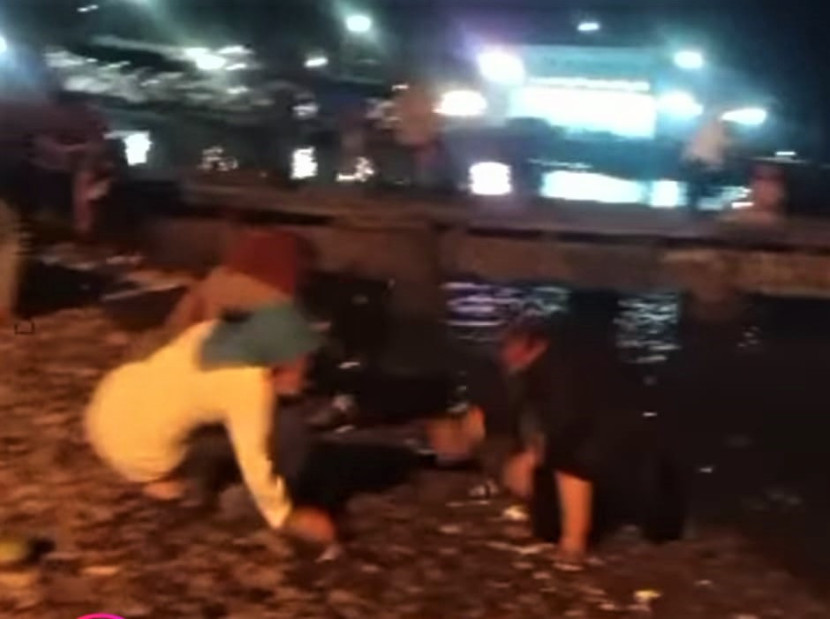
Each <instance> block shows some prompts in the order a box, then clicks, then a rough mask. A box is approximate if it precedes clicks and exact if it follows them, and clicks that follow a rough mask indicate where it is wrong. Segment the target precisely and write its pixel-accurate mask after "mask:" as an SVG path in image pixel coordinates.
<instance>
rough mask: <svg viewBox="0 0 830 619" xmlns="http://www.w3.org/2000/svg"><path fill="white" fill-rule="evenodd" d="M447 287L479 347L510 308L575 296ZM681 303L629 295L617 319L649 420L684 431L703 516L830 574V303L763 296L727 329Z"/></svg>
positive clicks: (455, 322)
mask: <svg viewBox="0 0 830 619" xmlns="http://www.w3.org/2000/svg"><path fill="white" fill-rule="evenodd" d="M447 292H448V296H449V298H450V310H451V318H450V320H451V325H452V327H453V329H454V331H455V333H456V334H457V335H458V337H460V338H462V339H463V340H464V341H466V342H469V343H470V344H472V345H480V344H483V343H487V342H491V341H492V340H493V338H494V337H495V336H496V335H497V333H498V332H499V329H500V328H501V327H502V326H504V324H505V323H506V321H508V320H509V319H510V318H511V317H512V316H515V315H517V314H521V313H527V312H532V313H541V314H555V313H558V312H562V311H566V309H567V302H568V291H567V290H565V289H562V288H557V287H553V286H539V285H517V286H489V285H486V284H477V283H476V284H473V283H463V282H456V283H452V284H448V285H447ZM683 309H684V308H683V299H682V297H681V296H679V295H671V294H668V295H667V294H663V295H636V296H628V297H623V298H622V299H621V302H620V310H619V313H618V316H617V320H616V324H617V341H618V346H619V349H620V352H621V354H622V356H623V358H624V359H626V360H627V361H628V362H630V363H633V364H636V365H637V367H638V368H639V370H640V373H641V377H642V380H643V383H644V386H645V392H646V394H647V395H646V397H645V399H644V404H643V408H644V410H643V418H644V420H646V419H653V420H660V421H665V422H668V425H670V426H671V427H672V428H673V430H674V432H676V434H677V436H676V438H677V439H679V440H677V445H678V450H679V454H678V455H680V456H681V458H682V460H683V463H684V464H685V467H686V470H687V471H688V475H689V480H690V488H691V492H692V496H693V503H694V513H695V517H696V518H699V519H704V520H708V521H713V522H717V523H723V524H727V525H730V526H736V527H738V528H739V529H740V530H741V531H742V532H743V533H745V534H746V535H747V536H748V537H749V538H750V539H751V540H752V541H753V543H755V544H756V545H757V546H758V548H759V549H760V550H761V551H762V552H764V553H765V554H767V555H769V556H771V557H773V558H774V560H775V561H777V562H779V563H780V564H781V565H782V566H783V567H785V568H787V569H789V570H791V571H793V572H795V573H796V574H798V575H800V576H802V577H804V578H805V579H806V580H808V581H810V582H812V583H815V584H816V585H819V584H820V583H822V582H824V583H826V582H830V580H828V579H830V527H828V526H827V522H830V449H828V441H830V380H828V376H829V375H828V370H830V329H829V328H828V327H830V304H828V303H825V302H819V301H808V300H801V301H780V300H770V299H754V300H753V301H752V303H751V305H750V306H749V307H748V308H747V310H746V312H745V313H744V315H743V316H742V317H741V318H740V319H736V320H735V322H733V323H732V324H726V325H718V326H705V325H700V324H694V323H691V322H690V321H688V320H687V319H685V317H684V311H683ZM597 388H602V386H601V385H597ZM819 588H820V587H819Z"/></svg>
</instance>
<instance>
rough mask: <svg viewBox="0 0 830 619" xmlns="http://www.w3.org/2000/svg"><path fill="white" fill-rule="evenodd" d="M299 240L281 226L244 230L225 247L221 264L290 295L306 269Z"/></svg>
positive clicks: (297, 286) (304, 256)
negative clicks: (282, 229)
mask: <svg viewBox="0 0 830 619" xmlns="http://www.w3.org/2000/svg"><path fill="white" fill-rule="evenodd" d="M304 249H305V246H304V244H303V241H302V240H301V239H300V238H299V237H297V236H296V235H294V234H291V233H290V232H284V231H281V230H246V231H245V232H243V233H242V234H241V235H240V237H239V238H238V239H237V240H236V242H235V243H233V244H232V245H231V247H230V248H229V250H228V252H227V254H226V257H225V261H224V265H225V266H226V267H228V268H229V269H233V270H234V271H238V272H240V273H244V274H245V275H249V276H250V277H253V278H255V279H258V280H260V281H261V282H263V283H266V284H269V285H271V286H274V287H276V288H278V289H279V290H280V291H282V292H284V293H285V294H287V295H289V296H294V295H295V294H296V292H297V289H298V288H299V287H300V286H301V285H302V283H303V279H304V277H305V273H306V268H307V264H306V256H307V254H306V252H305V251H304Z"/></svg>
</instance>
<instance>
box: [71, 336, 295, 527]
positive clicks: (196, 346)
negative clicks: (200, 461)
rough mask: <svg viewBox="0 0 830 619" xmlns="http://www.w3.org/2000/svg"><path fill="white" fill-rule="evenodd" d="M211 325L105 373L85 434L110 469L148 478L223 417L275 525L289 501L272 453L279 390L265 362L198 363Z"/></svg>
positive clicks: (159, 474) (164, 471) (161, 472)
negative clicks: (196, 433) (211, 366)
mask: <svg viewBox="0 0 830 619" xmlns="http://www.w3.org/2000/svg"><path fill="white" fill-rule="evenodd" d="M214 325H215V322H212V321H211V322H204V323H201V324H198V325H196V326H194V327H191V328H190V329H188V330H187V331H185V332H184V333H183V334H182V335H181V336H180V337H178V338H177V339H175V340H174V341H173V342H171V343H170V344H169V345H167V346H165V347H164V348H162V349H161V350H159V351H158V352H157V353H156V354H154V355H153V356H151V357H149V358H148V359H147V360H146V361H143V362H140V363H130V364H127V365H124V366H122V367H120V368H118V369H116V370H114V371H113V372H111V373H110V374H109V375H108V376H106V377H105V378H104V380H103V381H102V382H101V384H100V385H99V387H98V389H97V390H96V392H95V394H94V396H93V399H92V402H91V404H90V405H89V407H88V408H87V411H86V414H85V422H86V431H87V437H88V439H89V441H90V443H91V444H92V447H93V448H94V449H95V451H96V452H97V454H98V455H99V457H100V458H101V459H102V460H104V461H105V462H106V463H108V464H109V465H110V466H111V467H112V468H113V469H115V470H116V471H118V472H119V473H120V474H121V475H123V476H124V477H125V478H127V479H129V480H131V481H134V482H139V483H147V482H151V481H155V480H159V479H162V478H164V477H165V476H167V475H169V474H170V473H171V472H173V471H174V470H175V468H176V467H177V466H178V465H179V464H180V463H181V462H182V460H183V459H184V457H185V455H186V454H185V450H186V439H187V438H188V436H189V435H190V433H191V432H192V431H193V430H195V429H196V428H198V427H199V426H202V425H208V424H216V423H222V424H224V425H225V426H226V428H227V429H228V434H229V435H230V439H231V442H232V443H233V447H234V451H235V452H236V457H237V461H238V463H239V467H240V469H241V471H242V476H243V478H244V480H245V483H246V485H247V486H248V488H249V489H250V491H251V494H252V495H253V497H254V499H255V501H256V503H257V506H258V507H259V509H260V511H261V512H262V514H263V516H265V518H266V520H267V521H268V522H269V524H270V525H271V526H272V527H275V528H278V527H280V526H282V524H283V523H284V522H285V519H286V518H287V516H288V514H289V513H290V511H291V504H290V500H289V497H288V494H287V491H286V488H285V484H284V482H283V480H282V479H281V478H279V477H275V476H274V475H273V474H272V470H273V464H272V461H271V458H270V456H269V453H268V438H269V435H270V432H271V429H272V425H273V415H274V414H275V396H274V393H273V391H272V389H271V388H270V385H269V384H268V381H267V372H266V370H265V369H263V368H254V367H238V368H223V369H217V370H204V369H202V368H201V367H200V366H199V351H200V349H201V346H202V343H203V342H204V340H205V338H206V337H207V335H208V334H209V333H210V332H211V330H212V329H213V327H214Z"/></svg>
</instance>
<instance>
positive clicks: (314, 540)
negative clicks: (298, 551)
mask: <svg viewBox="0 0 830 619" xmlns="http://www.w3.org/2000/svg"><path fill="white" fill-rule="evenodd" d="M283 530H284V531H285V533H287V534H288V535H290V536H291V537H294V538H296V539H299V540H302V541H304V542H308V543H311V544H317V545H320V546H328V545H330V544H333V543H334V542H335V541H336V540H337V531H336V529H335V526H334V522H333V521H332V519H331V517H330V516H329V515H328V514H326V513H325V512H323V511H321V510H319V509H313V508H308V507H300V508H297V509H295V510H294V511H292V512H291V514H290V515H289V516H288V520H286V522H285V525H284V527H283Z"/></svg>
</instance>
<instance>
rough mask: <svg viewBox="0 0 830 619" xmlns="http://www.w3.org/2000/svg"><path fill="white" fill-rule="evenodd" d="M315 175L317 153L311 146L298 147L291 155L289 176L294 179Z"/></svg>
mask: <svg viewBox="0 0 830 619" xmlns="http://www.w3.org/2000/svg"><path fill="white" fill-rule="evenodd" d="M315 176H317V155H316V153H315V152H314V149H313V148H298V149H297V150H295V151H294V154H293V156H292V157H291V178H292V179H294V180H296V181H301V180H306V179H309V178H314V177H315Z"/></svg>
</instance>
